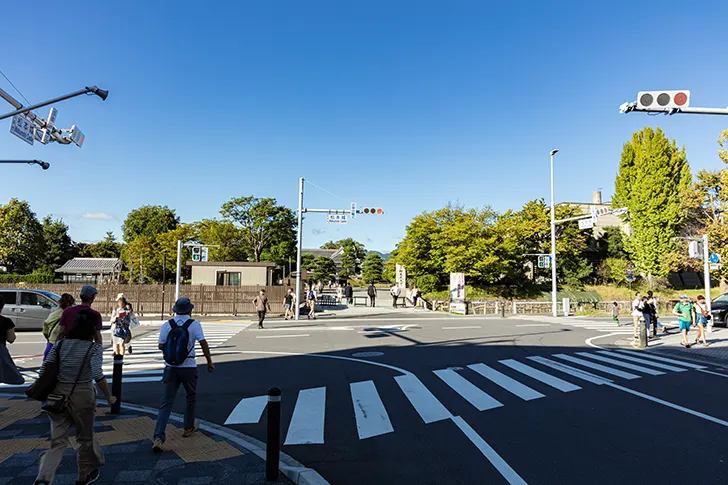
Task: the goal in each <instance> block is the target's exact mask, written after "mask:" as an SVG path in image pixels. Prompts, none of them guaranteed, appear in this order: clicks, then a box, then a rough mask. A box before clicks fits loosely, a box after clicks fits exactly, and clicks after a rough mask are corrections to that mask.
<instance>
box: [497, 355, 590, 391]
mask: <svg viewBox="0 0 728 485" xmlns="http://www.w3.org/2000/svg"><path fill="white" fill-rule="evenodd" d="M498 362H500V363H501V364H503V365H506V366H508V367H510V368H511V369H513V370H515V371H518V372H520V373H521V374H526V375H527V376H529V377H533V378H534V379H536V380H537V381H541V382H543V383H544V384H548V385H549V386H551V387H553V388H555V389H558V390H559V391H562V392H571V391H578V390H579V389H581V387H579V386H577V385H576V384H572V383H571V382H567V381H565V380H563V379H559V378H558V377H554V376H552V375H551V374H547V373H545V372H541V371H540V370H538V369H534V368H533V367H530V366H527V365H526V364H522V363H521V362H518V361H517V360H513V359H506V360H499V361H498Z"/></svg>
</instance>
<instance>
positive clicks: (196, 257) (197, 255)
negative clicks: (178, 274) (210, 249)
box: [192, 246, 202, 261]
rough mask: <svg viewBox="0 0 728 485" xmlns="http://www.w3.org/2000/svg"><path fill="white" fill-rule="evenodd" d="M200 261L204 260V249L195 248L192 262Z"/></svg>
mask: <svg viewBox="0 0 728 485" xmlns="http://www.w3.org/2000/svg"><path fill="white" fill-rule="evenodd" d="M200 259H202V248H201V247H200V246H194V247H193V248H192V261H200Z"/></svg>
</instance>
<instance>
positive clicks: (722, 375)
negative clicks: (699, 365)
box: [696, 369, 728, 378]
mask: <svg viewBox="0 0 728 485" xmlns="http://www.w3.org/2000/svg"><path fill="white" fill-rule="evenodd" d="M696 370H697V371H698V372H705V373H706V374H713V375H714V376H720V377H726V378H728V376H727V375H725V374H721V373H720V372H713V371H710V370H705V369H696Z"/></svg>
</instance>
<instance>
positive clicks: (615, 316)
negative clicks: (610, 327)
mask: <svg viewBox="0 0 728 485" xmlns="http://www.w3.org/2000/svg"><path fill="white" fill-rule="evenodd" d="M612 320H614V323H616V324H617V326H618V327H621V326H622V325H621V324H620V323H619V303H617V302H616V301H615V302H614V303H612Z"/></svg>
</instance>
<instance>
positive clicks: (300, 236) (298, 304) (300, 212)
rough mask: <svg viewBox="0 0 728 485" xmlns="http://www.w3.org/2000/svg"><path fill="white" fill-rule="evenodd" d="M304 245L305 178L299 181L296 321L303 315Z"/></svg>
mask: <svg viewBox="0 0 728 485" xmlns="http://www.w3.org/2000/svg"><path fill="white" fill-rule="evenodd" d="M302 244H303V177H301V178H300V179H299V180H298V237H297V241H296V301H295V305H296V311H295V313H294V315H295V319H296V320H298V317H299V316H300V314H301V248H302Z"/></svg>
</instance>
